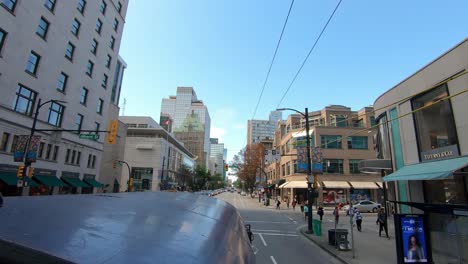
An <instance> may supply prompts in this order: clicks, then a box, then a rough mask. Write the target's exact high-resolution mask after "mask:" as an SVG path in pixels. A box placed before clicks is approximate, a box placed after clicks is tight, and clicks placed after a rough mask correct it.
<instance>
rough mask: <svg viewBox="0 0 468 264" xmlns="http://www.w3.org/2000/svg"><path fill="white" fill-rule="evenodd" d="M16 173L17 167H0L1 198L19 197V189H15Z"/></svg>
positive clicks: (16, 182)
mask: <svg viewBox="0 0 468 264" xmlns="http://www.w3.org/2000/svg"><path fill="white" fill-rule="evenodd" d="M17 171H18V167H17V166H11V165H0V192H1V193H2V195H3V196H16V195H21V193H20V191H21V189H20V188H18V187H17V184H18V180H19V178H18V177H17V176H16V174H17Z"/></svg>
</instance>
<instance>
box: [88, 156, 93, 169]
mask: <svg viewBox="0 0 468 264" xmlns="http://www.w3.org/2000/svg"><path fill="white" fill-rule="evenodd" d="M92 158H93V155H91V154H89V155H88V165H87V167H88V168H90V167H91V160H92Z"/></svg>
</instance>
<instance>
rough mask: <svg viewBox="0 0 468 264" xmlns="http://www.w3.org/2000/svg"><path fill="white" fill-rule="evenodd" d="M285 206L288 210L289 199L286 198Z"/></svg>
mask: <svg viewBox="0 0 468 264" xmlns="http://www.w3.org/2000/svg"><path fill="white" fill-rule="evenodd" d="M286 206H288V209H289V197H286Z"/></svg>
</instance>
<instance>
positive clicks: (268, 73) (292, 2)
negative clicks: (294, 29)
mask: <svg viewBox="0 0 468 264" xmlns="http://www.w3.org/2000/svg"><path fill="white" fill-rule="evenodd" d="M293 5H294V0H292V1H291V4H290V6H289V11H288V15H287V16H286V20H285V21H284V24H283V29H282V30H281V34H280V37H279V39H278V42H277V43H276V48H275V52H274V54H273V58H272V59H271V62H270V67H268V72H267V74H266V77H265V81H263V86H262V90H261V92H260V96H259V97H258V101H257V105H256V106H255V110H254V112H253V115H252V119H254V118H255V115H256V114H257V110H258V106H259V105H260V101H261V99H262V96H263V92H264V91H265V87H266V84H267V82H268V78H269V77H270V73H271V68H272V67H273V63H274V62H275V59H276V54H277V53H278V48H279V46H280V43H281V40H282V39H283V34H284V30H285V29H286V24H287V23H288V20H289V15H290V14H291V10H292V7H293Z"/></svg>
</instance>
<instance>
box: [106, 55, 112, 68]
mask: <svg viewBox="0 0 468 264" xmlns="http://www.w3.org/2000/svg"><path fill="white" fill-rule="evenodd" d="M111 62H112V57H111V56H110V55H109V54H107V58H106V67H107V68H110V65H111Z"/></svg>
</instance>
